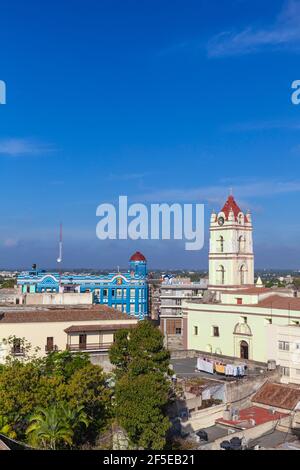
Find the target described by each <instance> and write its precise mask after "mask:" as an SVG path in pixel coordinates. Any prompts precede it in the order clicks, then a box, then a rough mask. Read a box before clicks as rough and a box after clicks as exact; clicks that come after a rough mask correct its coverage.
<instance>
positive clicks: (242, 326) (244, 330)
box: [233, 323, 252, 336]
mask: <svg viewBox="0 0 300 470" xmlns="http://www.w3.org/2000/svg"><path fill="white" fill-rule="evenodd" d="M233 334H234V335H247V336H252V331H251V328H250V326H249V325H248V324H247V323H237V324H236V325H235V327H234V331H233Z"/></svg>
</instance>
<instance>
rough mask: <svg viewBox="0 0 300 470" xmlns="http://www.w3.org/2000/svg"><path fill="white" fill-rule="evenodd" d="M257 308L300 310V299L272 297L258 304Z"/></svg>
mask: <svg viewBox="0 0 300 470" xmlns="http://www.w3.org/2000/svg"><path fill="white" fill-rule="evenodd" d="M257 307H262V308H271V307H272V308H273V309H286V310H300V298H297V297H283V296H281V295H272V296H270V297H267V298H266V299H263V300H261V301H260V302H258V304H257Z"/></svg>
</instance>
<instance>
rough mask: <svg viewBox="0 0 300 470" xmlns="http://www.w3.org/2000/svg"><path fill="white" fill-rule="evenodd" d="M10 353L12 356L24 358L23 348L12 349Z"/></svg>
mask: <svg viewBox="0 0 300 470" xmlns="http://www.w3.org/2000/svg"><path fill="white" fill-rule="evenodd" d="M10 353H11V355H12V356H25V348H22V347H12V348H11V350H10Z"/></svg>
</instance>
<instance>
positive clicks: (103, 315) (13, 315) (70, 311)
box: [0, 305, 137, 325]
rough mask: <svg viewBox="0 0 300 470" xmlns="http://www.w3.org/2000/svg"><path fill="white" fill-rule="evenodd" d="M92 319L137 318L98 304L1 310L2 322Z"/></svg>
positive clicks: (0, 321)
mask: <svg viewBox="0 0 300 470" xmlns="http://www.w3.org/2000/svg"><path fill="white" fill-rule="evenodd" d="M93 320H126V321H129V322H130V321H133V320H137V319H136V318H134V317H130V316H129V315H127V314H126V313H122V312H119V311H118V310H116V309H114V308H111V307H106V306H105V305H100V306H97V307H90V308H76V307H74V308H71V307H68V308H49V309H45V308H44V309H30V310H27V311H26V309H24V310H23V309H22V310H17V309H16V310H14V311H5V312H1V307H0V325H1V324H2V323H34V322H63V321H93Z"/></svg>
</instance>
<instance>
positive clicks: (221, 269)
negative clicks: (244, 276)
mask: <svg viewBox="0 0 300 470" xmlns="http://www.w3.org/2000/svg"><path fill="white" fill-rule="evenodd" d="M217 275H218V277H217V279H218V284H222V285H224V284H225V268H224V266H223V265H222V264H221V265H220V266H219V267H218V269H217Z"/></svg>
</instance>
